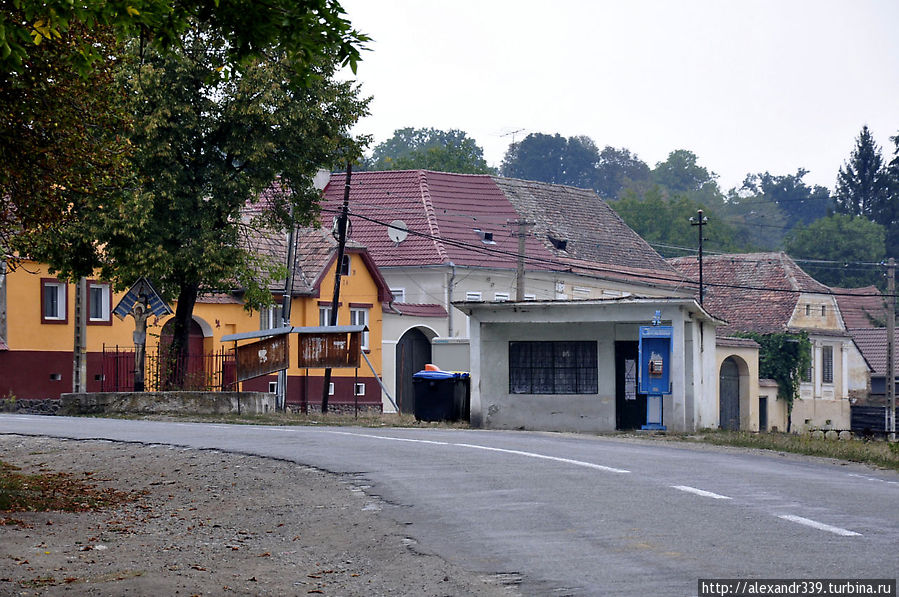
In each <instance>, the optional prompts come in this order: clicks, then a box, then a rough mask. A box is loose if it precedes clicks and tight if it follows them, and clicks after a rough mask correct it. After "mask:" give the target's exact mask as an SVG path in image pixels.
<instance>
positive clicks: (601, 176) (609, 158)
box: [593, 145, 650, 199]
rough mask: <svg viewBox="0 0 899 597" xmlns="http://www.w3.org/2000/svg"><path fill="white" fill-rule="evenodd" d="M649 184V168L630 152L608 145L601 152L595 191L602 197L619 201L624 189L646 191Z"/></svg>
mask: <svg viewBox="0 0 899 597" xmlns="http://www.w3.org/2000/svg"><path fill="white" fill-rule="evenodd" d="M649 182H650V170H649V166H648V165H646V162H644V161H643V160H641V159H640V158H638V157H637V155H636V154H632V153H631V152H630V150H628V149H625V148H621V149H617V148H615V147H612V146H610V145H606V147H605V148H604V149H603V150H602V151H601V152H599V163H598V164H597V166H596V176H595V180H594V186H593V189H594V190H595V191H596V192H597V193H599V196H600V197H604V198H606V199H617V198H618V197H619V196H620V195H621V192H622V191H624V189H626V188H634V189H635V190H640V189H643V190H645V187H646V186H647V185H648V184H649Z"/></svg>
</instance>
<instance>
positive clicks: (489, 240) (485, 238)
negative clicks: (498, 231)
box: [474, 228, 496, 245]
mask: <svg viewBox="0 0 899 597" xmlns="http://www.w3.org/2000/svg"><path fill="white" fill-rule="evenodd" d="M474 233H475V234H477V235H478V238H480V239H481V242H483V243H484V244H485V245H495V244H496V241H495V240H493V233H492V232H487V231H486V230H481V229H480V228H475V229H474Z"/></svg>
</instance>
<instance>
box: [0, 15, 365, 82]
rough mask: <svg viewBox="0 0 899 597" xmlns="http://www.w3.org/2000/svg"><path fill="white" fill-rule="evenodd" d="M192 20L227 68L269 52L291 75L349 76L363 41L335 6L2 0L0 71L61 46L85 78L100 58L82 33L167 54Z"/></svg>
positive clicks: (16, 68) (15, 68) (19, 69)
mask: <svg viewBox="0 0 899 597" xmlns="http://www.w3.org/2000/svg"><path fill="white" fill-rule="evenodd" d="M198 22H199V23H204V24H205V25H206V26H207V27H209V29H210V31H211V32H212V33H213V34H214V35H218V36H222V37H225V38H226V39H229V40H230V41H231V44H229V47H228V49H227V51H226V57H225V60H226V61H227V62H229V63H230V64H236V63H239V62H242V61H244V60H246V59H249V58H253V57H256V56H258V55H259V53H260V52H265V51H269V50H273V51H276V52H277V53H279V54H283V55H285V56H286V57H287V58H288V59H289V60H290V61H291V62H292V63H293V65H294V67H295V68H296V69H297V72H301V71H303V70H308V69H310V68H311V67H313V66H314V65H315V64H317V63H319V62H320V61H321V60H323V59H325V58H329V59H332V60H333V59H336V60H337V61H339V62H341V63H342V64H343V65H347V64H349V65H350V66H351V67H352V69H353V72H355V70H356V64H357V62H358V61H359V60H360V50H361V49H362V47H363V45H364V43H365V42H367V41H369V38H368V37H367V36H365V35H363V34H361V33H359V32H358V31H355V30H354V29H352V26H351V24H350V22H349V20H348V19H346V17H345V12H344V10H343V8H342V7H341V5H340V4H339V3H338V2H337V1H336V0H269V1H267V2H254V1H252V0H128V2H127V3H125V2H122V3H118V2H106V1H105V0H79V1H78V2H72V1H71V0H7V1H6V2H4V4H3V8H2V10H0V71H2V72H11V71H16V72H22V71H23V69H24V68H26V67H27V63H28V61H29V57H30V56H31V54H32V53H33V52H34V51H35V50H37V49H38V48H39V47H40V46H41V45H49V44H55V43H61V44H63V45H65V46H66V47H67V48H68V53H67V58H68V59H69V60H70V62H71V64H72V65H73V66H75V67H76V68H78V69H79V70H80V71H81V72H85V71H86V70H88V69H90V68H91V65H92V64H94V63H97V62H102V61H104V60H107V56H106V55H104V53H103V51H102V48H98V47H96V46H94V45H93V43H92V42H91V40H90V39H89V38H85V37H83V32H84V31H85V30H87V31H90V30H93V29H94V28H96V27H98V26H99V27H104V28H108V30H110V31H112V32H114V33H115V34H116V35H117V36H118V38H119V40H120V41H125V40H129V39H134V40H136V39H138V38H140V39H141V40H142V41H145V40H149V41H150V42H152V43H153V44H154V45H156V46H157V47H158V48H162V49H168V48H170V47H172V46H175V45H178V44H179V43H180V41H181V34H183V33H185V32H186V31H188V30H189V29H190V28H191V27H193V25H194V24H195V23H198ZM310 72H311V71H310Z"/></svg>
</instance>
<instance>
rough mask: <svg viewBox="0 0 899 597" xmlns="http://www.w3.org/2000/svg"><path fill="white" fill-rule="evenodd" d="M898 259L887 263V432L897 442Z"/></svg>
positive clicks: (892, 440)
mask: <svg viewBox="0 0 899 597" xmlns="http://www.w3.org/2000/svg"><path fill="white" fill-rule="evenodd" d="M895 355H896V259H895V258H893V257H890V259H889V261H887V371H886V383H887V385H886V390H887V411H888V412H887V431H888V432H889V434H890V441H891V442H894V441H896V365H895V360H896V357H895Z"/></svg>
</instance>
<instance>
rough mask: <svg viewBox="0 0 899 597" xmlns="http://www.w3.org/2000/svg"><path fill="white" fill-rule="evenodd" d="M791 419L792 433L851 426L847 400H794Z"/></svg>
mask: <svg viewBox="0 0 899 597" xmlns="http://www.w3.org/2000/svg"><path fill="white" fill-rule="evenodd" d="M792 421H793V425H792V427H791V431H793V432H794V433H801V432H803V431H808V430H811V429H836V430H838V431H842V430H844V429H845V430H848V429H850V428H851V412H850V405H849V401H848V400H824V399H820V398H819V399H814V398H811V399H810V398H805V399H799V400H794V401H793V417H792Z"/></svg>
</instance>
